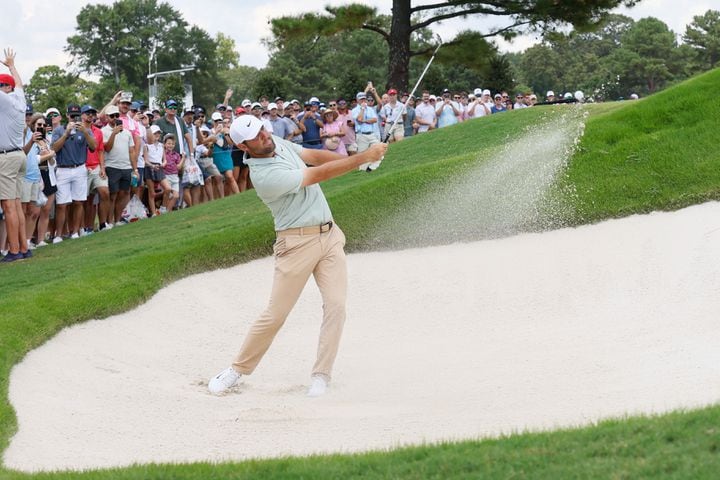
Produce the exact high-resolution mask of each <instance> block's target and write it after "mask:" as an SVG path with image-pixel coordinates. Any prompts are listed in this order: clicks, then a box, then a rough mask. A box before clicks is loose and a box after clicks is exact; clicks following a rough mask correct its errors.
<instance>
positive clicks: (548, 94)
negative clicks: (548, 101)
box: [545, 90, 555, 97]
mask: <svg viewBox="0 0 720 480" xmlns="http://www.w3.org/2000/svg"><path fill="white" fill-rule="evenodd" d="M545 96H546V97H554V96H555V92H553V91H552V90H548V93H547V95H545Z"/></svg>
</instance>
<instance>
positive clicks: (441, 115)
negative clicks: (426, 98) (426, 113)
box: [435, 88, 461, 128]
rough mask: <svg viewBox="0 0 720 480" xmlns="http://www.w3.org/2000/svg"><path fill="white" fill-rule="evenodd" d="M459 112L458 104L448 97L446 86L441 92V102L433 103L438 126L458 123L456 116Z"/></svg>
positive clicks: (448, 92)
mask: <svg viewBox="0 0 720 480" xmlns="http://www.w3.org/2000/svg"><path fill="white" fill-rule="evenodd" d="M460 113H461V112H460V110H459V105H458V104H457V102H454V101H453V100H451V99H450V90H448V89H447V88H446V89H445V90H443V93H442V102H439V103H438V104H437V105H435V114H436V115H437V117H438V120H437V125H438V128H443V127H449V126H450V125H455V124H456V123H458V120H457V116H458V115H460Z"/></svg>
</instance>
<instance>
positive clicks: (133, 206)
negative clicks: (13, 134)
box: [0, 82, 583, 261]
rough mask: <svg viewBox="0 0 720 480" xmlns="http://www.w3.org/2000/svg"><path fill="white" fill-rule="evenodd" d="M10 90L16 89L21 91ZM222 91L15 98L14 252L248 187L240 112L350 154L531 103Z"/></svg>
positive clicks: (522, 99)
mask: <svg viewBox="0 0 720 480" xmlns="http://www.w3.org/2000/svg"><path fill="white" fill-rule="evenodd" d="M13 93H15V94H17V93H20V94H21V95H23V94H22V90H21V89H16V90H15V92H13ZM2 94H7V93H5V92H4V91H3V93H2ZM232 95H233V92H232V90H228V91H227V92H226V95H225V98H224V99H223V101H222V102H221V103H219V104H217V105H215V106H214V108H212V109H206V108H205V107H204V106H202V105H192V106H185V108H182V109H181V105H180V104H179V103H178V102H177V101H176V100H173V99H170V100H167V101H166V102H165V103H164V106H163V107H164V109H163V111H160V110H159V109H151V108H149V107H148V106H147V105H145V103H144V102H143V101H141V100H135V99H133V95H132V93H131V92H124V91H121V92H118V93H117V94H116V95H115V96H114V97H113V98H112V99H111V100H110V101H109V102H108V104H107V105H105V106H103V107H102V108H101V109H99V110H98V109H96V108H95V107H93V106H91V105H83V106H80V105H68V106H67V107H66V108H64V109H63V111H61V110H60V108H58V107H52V108H49V109H47V110H46V111H45V112H42V113H39V112H34V111H33V108H32V106H31V105H30V104H25V105H26V111H25V124H24V128H23V134H22V145H21V149H22V150H23V151H24V153H25V155H26V168H25V169H23V172H22V187H21V188H20V190H21V193H20V202H19V203H20V206H21V212H20V215H21V216H22V217H23V219H24V222H22V223H23V225H22V229H23V234H21V236H22V237H23V238H24V242H25V243H26V244H27V250H25V248H24V247H25V245H22V248H21V249H20V250H21V251H20V253H19V256H20V258H27V257H29V256H32V252H31V250H33V249H35V248H37V247H42V246H45V245H47V244H49V243H60V242H62V241H65V240H67V239H78V238H81V237H84V236H87V235H91V234H93V233H96V232H100V231H103V230H108V229H111V228H115V227H120V226H122V225H125V224H127V223H129V222H131V221H135V220H139V219H143V218H152V217H155V216H158V215H167V214H169V213H170V212H172V211H173V210H176V209H180V208H189V207H192V206H193V205H197V204H199V203H203V202H209V201H212V200H214V199H216V198H222V197H224V196H227V195H233V194H236V193H239V192H242V191H245V190H246V189H248V188H252V182H251V179H250V178H249V175H248V168H247V166H246V165H245V164H244V163H243V152H242V151H241V150H239V149H238V148H236V147H235V145H234V144H233V141H232V139H231V138H230V135H229V128H230V124H231V122H232V121H233V119H234V118H235V117H237V116H239V115H245V114H250V115H253V116H255V117H257V118H259V119H260V120H261V121H262V122H263V123H264V126H265V129H266V130H268V131H270V132H272V134H273V135H275V136H278V137H281V138H284V139H287V140H290V141H292V142H294V143H297V144H300V145H302V146H303V147H305V148H312V149H326V150H331V151H334V152H336V153H338V154H339V155H354V154H356V153H359V152H363V151H364V150H366V149H367V148H369V147H370V146H371V145H373V144H375V143H378V142H381V141H388V142H399V141H403V140H404V139H406V138H408V137H411V136H414V135H419V134H423V133H425V132H428V131H430V130H433V129H436V128H444V127H448V126H451V125H454V124H456V123H459V122H464V121H467V120H470V119H474V118H478V117H483V116H486V115H493V114H498V113H503V112H507V111H509V110H515V109H522V108H529V107H532V106H534V105H536V104H537V103H538V99H537V96H536V95H534V94H532V93H527V94H525V93H517V94H515V95H514V97H511V96H510V95H509V94H508V93H507V92H506V91H500V92H496V93H494V94H493V93H492V92H491V91H490V90H487V89H485V90H483V89H481V88H476V89H474V90H473V91H472V93H467V92H463V91H455V92H452V91H450V90H448V89H445V90H443V91H442V92H440V93H439V94H438V95H433V94H431V93H430V92H429V91H423V92H422V93H421V94H420V95H418V96H417V97H413V96H411V95H410V94H408V93H402V94H399V93H398V91H397V90H395V89H389V90H388V91H387V92H385V93H382V94H380V93H379V92H378V91H377V90H376V88H375V87H374V86H373V84H372V83H370V82H369V83H368V84H367V86H366V88H365V89H364V90H363V91H360V92H358V93H357V94H356V95H355V96H354V98H349V99H346V98H336V99H329V100H327V101H326V102H322V101H320V99H319V98H317V97H312V98H310V99H309V100H307V101H304V102H300V101H298V100H296V99H292V100H286V99H285V98H283V97H276V98H274V99H273V101H272V102H271V101H270V99H269V98H268V97H267V96H262V97H260V98H259V99H258V100H257V101H252V100H250V99H247V98H246V99H244V100H242V102H240V105H239V106H237V107H235V108H233V107H232V106H231V105H230V100H231V98H232ZM569 101H573V102H574V101H583V96H582V92H576V93H575V94H574V95H573V94H570V93H568V94H565V95H564V96H562V97H561V98H560V99H556V98H555V95H554V93H553V92H547V95H546V97H545V99H543V101H542V103H557V102H569ZM23 103H25V102H24V98H23ZM378 165H379V162H378V163H373V164H364V165H362V166H361V167H360V170H364V171H372V170H374V169H376V168H377V167H378ZM5 205H6V204H5V202H3V207H4V206H5ZM5 223H6V222H4V221H3V220H2V215H1V214H0V247H1V248H0V249H1V250H2V253H3V255H6V254H7V251H8V250H9V249H10V250H11V246H10V242H9V241H8V235H7V230H6V228H5ZM28 252H29V253H28ZM12 253H13V252H12V251H11V254H12ZM7 256H8V257H9V256H10V255H7ZM20 258H16V257H13V258H12V259H20ZM6 261H11V260H6Z"/></svg>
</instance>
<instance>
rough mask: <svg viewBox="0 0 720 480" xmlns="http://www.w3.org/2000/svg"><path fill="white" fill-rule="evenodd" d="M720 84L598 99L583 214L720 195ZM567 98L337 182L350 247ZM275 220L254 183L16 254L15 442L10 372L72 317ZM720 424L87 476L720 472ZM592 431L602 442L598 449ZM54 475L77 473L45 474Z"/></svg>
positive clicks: (1, 428)
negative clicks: (19, 257) (631, 98)
mask: <svg viewBox="0 0 720 480" xmlns="http://www.w3.org/2000/svg"><path fill="white" fill-rule="evenodd" d="M718 84H720V70H715V71H712V72H709V73H707V74H704V75H701V76H699V77H696V78H694V79H692V80H690V81H688V82H685V83H683V84H681V85H678V86H676V87H673V88H670V89H668V90H666V91H664V92H661V93H659V94H657V95H655V96H652V97H649V98H646V99H643V100H640V101H635V102H619V103H614V104H604V105H596V106H593V105H591V106H588V107H587V108H588V110H589V112H590V116H589V118H588V120H587V124H586V131H585V137H584V138H583V140H582V142H581V145H580V149H579V151H578V153H577V154H576V155H575V156H574V157H573V159H572V161H571V163H570V166H569V169H568V172H567V175H566V176H565V177H564V178H563V180H562V182H564V183H566V184H567V185H570V186H571V187H573V189H574V191H575V195H573V196H572V197H571V198H570V200H571V201H572V202H574V206H575V212H576V213H575V215H574V217H573V218H571V219H568V221H569V222H570V223H575V224H580V223H587V222H594V221H599V220H602V219H607V218H612V217H617V216H623V215H628V214H632V213H643V212H648V211H651V210H658V209H673V208H678V207H681V206H686V205H689V204H692V203H698V202H701V201H704V200H707V199H718V198H719V197H720V187H719V185H720V168H718V167H720V146H719V144H718V142H717V141H716V138H717V131H718V127H719V126H720V102H713V101H708V100H707V99H708V98H713V96H714V95H715V90H716V88H717V87H716V86H717V85H718ZM567 108H573V107H570V106H566V105H560V106H555V107H537V108H532V109H526V110H522V111H516V112H512V113H508V114H503V115H495V116H492V117H489V118H482V119H478V120H473V121H470V122H466V123H463V124H460V125H458V126H456V127H452V128H448V129H443V130H441V131H434V132H431V133H429V134H426V135H422V136H419V137H415V138H413V139H410V140H408V141H406V142H403V143H400V144H397V145H393V146H392V147H391V149H390V150H389V152H388V155H387V156H386V160H385V162H384V163H383V166H382V168H380V169H379V170H378V171H376V172H374V173H372V174H366V173H364V172H356V173H352V174H349V175H346V176H344V177H342V178H339V179H335V180H333V181H330V182H327V183H326V184H324V185H323V189H324V191H325V192H326V195H327V197H328V201H329V203H330V206H331V208H332V210H333V213H334V216H335V218H336V219H337V220H338V222H339V223H340V224H341V225H342V227H343V229H344V230H345V232H346V234H347V237H348V246H347V249H348V250H349V251H358V250H363V249H366V248H367V245H368V242H367V239H366V238H365V237H364V232H367V231H369V230H371V228H370V227H372V226H373V225H374V224H375V223H376V222H377V219H378V218H383V217H385V216H387V215H391V214H394V213H396V212H401V211H403V209H404V208H405V207H406V206H407V205H408V204H409V203H411V202H412V201H413V200H414V199H417V198H420V197H422V196H423V195H424V194H425V193H426V192H427V191H428V189H432V188H433V187H434V186H435V185H437V183H438V182H442V181H444V180H449V179H451V178H454V177H455V176H459V175H462V173H463V172H464V171H465V170H466V169H469V168H471V167H472V166H473V165H476V164H477V162H483V161H486V160H487V159H488V158H490V156H491V155H492V153H493V152H494V151H496V150H497V149H498V148H500V147H501V146H502V144H503V143H504V142H506V141H508V139H512V138H515V137H517V136H520V135H522V132H524V131H525V129H526V128H528V127H531V126H532V125H533V124H537V123H538V122H542V121H544V119H547V118H549V117H552V116H554V115H559V114H561V113H562V112H563V109H567ZM560 191H565V189H560ZM272 230H273V229H272V220H271V217H270V214H269V212H268V211H267V209H266V208H265V207H264V206H263V205H262V204H261V202H260V201H259V200H258V199H257V197H256V195H255V193H254V192H252V191H250V192H246V193H244V194H241V195H236V196H233V197H230V198H227V199H224V200H220V201H215V202H212V203H209V204H204V205H200V206H197V207H194V208H191V209H187V210H183V211H179V212H174V213H172V214H169V215H165V216H162V217H159V218H154V219H150V220H144V221H142V222H138V223H136V224H132V225H128V226H125V227H120V228H115V229H113V230H111V231H108V232H102V233H99V234H96V235H93V236H91V237H88V238H84V239H80V240H76V241H66V242H63V243H62V244H60V245H53V246H48V247H44V248H42V249H40V250H37V251H36V255H35V257H34V258H33V259H32V260H31V261H26V262H16V263H14V264H9V265H3V266H2V267H1V268H0V285H2V287H1V288H0V312H1V313H0V448H1V449H4V448H5V447H6V446H7V443H8V441H9V438H10V436H11V435H12V433H13V432H14V431H15V429H16V419H15V416H14V414H13V411H12V407H11V406H10V404H9V402H8V400H7V390H8V377H9V373H10V369H11V368H12V366H13V365H14V364H16V363H17V362H19V361H20V360H21V359H22V357H23V355H24V354H25V353H27V352H28V351H29V350H31V349H33V348H35V347H37V346H39V345H41V344H42V343H43V342H44V341H46V340H47V339H49V338H50V337H51V336H52V335H54V334H55V333H56V332H57V331H59V329H61V328H62V327H63V326H66V325H69V324H73V323H77V322H81V321H84V320H88V319H91V318H104V317H107V316H109V315H112V314H115V313H119V312H122V311H125V310H127V309H129V308H132V307H133V306H135V305H138V304H140V303H142V302H143V301H145V300H147V299H148V298H149V297H150V296H152V295H153V294H154V293H155V292H157V291H158V290H159V289H160V288H162V286H163V285H166V284H167V283H169V282H172V281H174V280H176V279H178V278H181V277H184V276H187V275H190V274H193V273H196V272H200V271H207V270H212V269H215V268H219V267H223V266H229V265H234V264H237V263H242V262H246V261H248V260H251V259H254V258H258V257H262V256H266V255H269V254H270V253H271V251H272V242H273V238H274V235H273V231H272ZM49 394H50V392H49ZM633 425H635V426H637V427H633ZM713 425H720V407H717V406H712V407H709V408H707V409H704V410H699V411H693V412H687V413H682V414H672V415H666V416H663V417H657V418H650V419H634V420H632V421H629V422H625V421H618V422H605V423H602V424H601V425H599V426H596V427H590V428H585V429H581V430H576V431H565V432H555V433H543V434H534V435H516V436H512V437H509V438H505V439H499V440H486V441H479V442H466V443H460V444H446V445H442V446H426V447H419V448H417V449H404V450H399V451H394V452H389V453H371V454H367V455H353V456H328V457H313V458H310V459H283V460H277V461H263V462H245V463H243V464H223V465H212V466H211V465H205V464H195V465H183V466H143V467H136V468H129V469H122V470H112V471H111V470H107V471H98V472H93V473H89V474H87V478H107V479H110V478H209V477H217V478H251V477H255V478H256V477H259V476H261V477H263V478H349V477H353V476H361V475H362V474H363V473H365V474H368V475H370V476H371V478H476V476H477V475H478V474H487V475H490V476H494V477H502V478H512V477H518V478H520V477H527V476H530V477H533V478H573V477H578V478H587V477H597V478H607V477H613V476H614V477H616V478H637V477H644V478H658V477H662V476H672V477H679V478H702V477H703V476H707V478H711V476H708V475H709V474H708V473H707V472H712V471H715V472H717V471H720V456H719V454H718V444H719V442H720V433H719V432H718V430H716V429H714V428H713V427H712V426H713ZM668 432H669V433H668ZM668 435H669V436H668ZM590 438H592V439H593V440H592V442H590V443H591V444H592V445H594V447H592V448H589V447H588V448H586V447H587V446H586V445H585V443H587V442H589V440H588V439H590ZM668 438H670V439H671V440H668ZM576 443H577V445H575V444H576ZM691 446H694V447H693V448H690V447H691ZM706 467H707V468H706ZM710 467H714V468H710ZM657 468H660V470H657ZM16 476H18V477H19V478H27V477H29V476H26V475H20V474H17V473H15V472H9V471H5V470H0V478H2V477H9V478H13V477H16ZM46 476H51V477H58V478H75V477H76V476H77V474H76V473H73V474H53V475H37V476H35V477H37V478H44V477H46Z"/></svg>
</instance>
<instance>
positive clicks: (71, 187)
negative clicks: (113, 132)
mask: <svg viewBox="0 0 720 480" xmlns="http://www.w3.org/2000/svg"><path fill="white" fill-rule="evenodd" d="M67 116H68V119H69V121H68V123H67V125H66V126H65V127H62V126H61V127H58V128H56V129H55V130H53V135H52V148H53V150H55V152H56V153H57V187H58V191H57V195H56V198H55V201H56V204H57V205H56V209H55V238H54V239H53V243H60V242H62V241H63V238H62V237H63V233H64V231H65V220H68V225H67V231H68V234H69V236H70V238H72V239H76V238H80V225H81V224H82V221H83V217H84V205H85V201H86V200H87V169H86V168H85V162H86V161H87V152H88V150H91V151H95V148H96V146H97V143H96V142H95V137H94V136H93V134H92V131H91V130H90V129H89V128H87V127H86V126H85V125H83V124H82V123H81V122H80V106H79V105H68V108H67ZM68 205H71V206H72V209H71V211H70V212H69V213H70V214H69V215H68ZM83 232H84V231H83Z"/></svg>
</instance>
